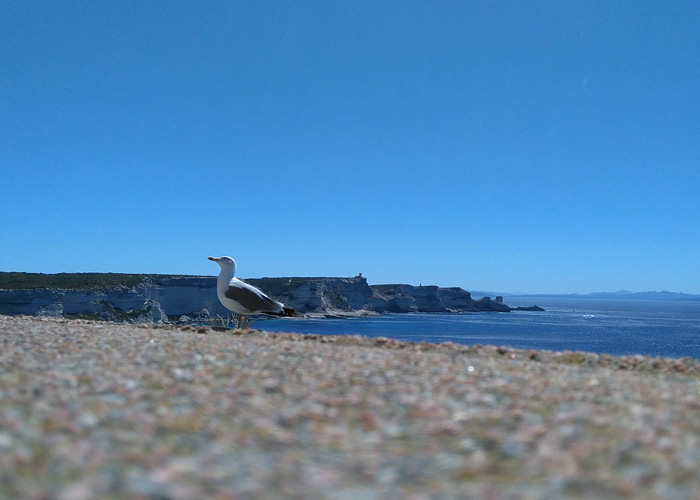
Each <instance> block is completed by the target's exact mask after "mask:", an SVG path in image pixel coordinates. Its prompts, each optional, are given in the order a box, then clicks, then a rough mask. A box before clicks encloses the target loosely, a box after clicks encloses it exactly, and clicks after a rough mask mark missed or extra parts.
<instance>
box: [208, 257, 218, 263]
mask: <svg viewBox="0 0 700 500" xmlns="http://www.w3.org/2000/svg"><path fill="white" fill-rule="evenodd" d="M207 258H208V259H209V260H213V261H214V262H218V261H219V259H217V258H216V257H207Z"/></svg>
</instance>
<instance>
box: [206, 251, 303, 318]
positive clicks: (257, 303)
mask: <svg viewBox="0 0 700 500" xmlns="http://www.w3.org/2000/svg"><path fill="white" fill-rule="evenodd" d="M209 260H212V261H214V262H216V263H217V264H219V266H221V272H220V273H219V278H218V279H217V280H216V295H217V296H218V297H219V300H220V301H221V303H222V304H223V306H224V307H225V308H226V309H228V310H229V311H232V312H234V313H236V314H238V324H237V327H238V328H247V327H248V316H249V315H251V314H273V315H275V316H295V315H296V311H295V310H294V309H292V308H290V307H286V306H285V305H284V304H282V303H281V302H278V301H276V300H274V299H271V298H270V297H268V296H267V295H265V293H264V292H263V291H262V290H260V289H258V288H255V287H254V286H252V285H249V284H248V283H246V282H245V281H241V280H239V279H238V278H235V277H234V274H236V261H235V260H233V259H232V258H231V257H209Z"/></svg>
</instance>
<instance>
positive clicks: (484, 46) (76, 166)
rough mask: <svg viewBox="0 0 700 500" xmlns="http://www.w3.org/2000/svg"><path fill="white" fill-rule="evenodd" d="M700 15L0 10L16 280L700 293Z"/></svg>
mask: <svg viewBox="0 0 700 500" xmlns="http://www.w3.org/2000/svg"><path fill="white" fill-rule="evenodd" d="M698 61H700V1H682V0H678V1H674V2H658V1H636V2H629V1H618V0H607V1H600V2H599V1H589V0H586V1H571V2H561V1H554V0H552V1H549V0H547V1H535V2H520V1H512V2H508V1H503V2H491V1H463V0H461V1H440V2H434V1H376V0H373V1H361V0H353V1H348V2H341V1H338V2H326V1H298V2H290V1H286V0H284V1H262V2H258V1H220V2H185V1H167V2H166V1H149V2H136V1H133V2H131V1H116V2H114V1H91V2H60V1H57V2H49V1H46V2H25V1H4V2H2V3H0V67H1V68H2V69H1V71H0V170H1V172H2V174H1V176H2V179H3V180H2V185H3V189H2V197H0V211H1V212H2V214H1V217H2V222H1V223H0V270H3V271H27V272H46V273H53V272H87V271H95V272H134V273H183V274H203V275H209V274H211V275H213V274H217V272H218V267H217V266H216V265H215V264H212V263H211V262H209V261H207V260H206V257H207V256H209V255H231V256H233V257H234V258H235V259H236V260H237V261H238V266H239V275H240V276H241V277H244V278H245V277H260V276H328V275H330V276H350V275H355V274H356V273H358V272H362V273H363V274H364V275H365V276H366V277H367V278H368V280H369V282H370V283H394V282H402V283H411V284H419V283H422V284H424V285H425V284H437V285H441V286H461V287H464V288H466V289H467V290H469V289H475V290H496V291H504V292H589V291H600V290H609V291H614V290H618V289H621V288H626V289H630V290H634V291H642V290H662V289H667V290H674V291H682V292H687V293H700V201H699V200H700V196H699V195H698V192H700V189H699V188H700V161H699V160H700V64H699V63H698Z"/></svg>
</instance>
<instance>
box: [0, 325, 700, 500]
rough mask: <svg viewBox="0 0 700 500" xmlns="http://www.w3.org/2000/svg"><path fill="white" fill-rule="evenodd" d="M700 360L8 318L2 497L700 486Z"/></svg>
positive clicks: (2, 375) (624, 490)
mask: <svg viewBox="0 0 700 500" xmlns="http://www.w3.org/2000/svg"><path fill="white" fill-rule="evenodd" d="M699 411H700V365H699V364H698V361H697V360H693V359H689V358H686V359H658V358H649V357H645V356H626V357H622V358H619V357H612V356H605V355H596V354H590V353H575V352H563V353H554V352H546V351H527V350H512V349H507V348H498V347H490V346H463V345H456V344H426V343H408V342H398V341H394V340H390V339H386V338H372V339H369V338H363V337H356V336H337V337H333V336H319V335H300V334H274V333H266V332H255V331H247V332H240V331H237V332H235V331H230V330H214V329H211V328H208V327H190V326H179V327H176V326H171V325H168V326H160V327H158V326H153V325H140V326H135V325H123V324H113V323H104V322H90V321H83V320H66V319H60V318H29V317H8V316H0V498H29V499H32V498H33V499H66V500H67V499H71V500H74V499H88V498H134V499H141V498H143V499H151V498H153V499H155V498H158V499H168V498H170V499H190V498H217V499H227V498H228V499H237V500H240V499H261V498H292V499H294V498H298V499H349V500H350V499H357V500H369V499H416V500H417V499H441V498H444V499H448V498H490V499H540V498H542V499H544V498H548V499H551V498H575V499H578V498H581V499H600V498H603V499H605V498H610V499H613V498H615V499H617V498H633V499H639V498H641V499H644V498H648V499H656V498H669V499H695V498H700V475H699V474H698V473H697V471H698V470H699V468H700V419H699V418H698V417H697V416H698V414H699V413H698V412H699Z"/></svg>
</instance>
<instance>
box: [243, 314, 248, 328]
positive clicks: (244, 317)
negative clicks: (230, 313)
mask: <svg viewBox="0 0 700 500" xmlns="http://www.w3.org/2000/svg"><path fill="white" fill-rule="evenodd" d="M243 328H248V315H245V316H243Z"/></svg>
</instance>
